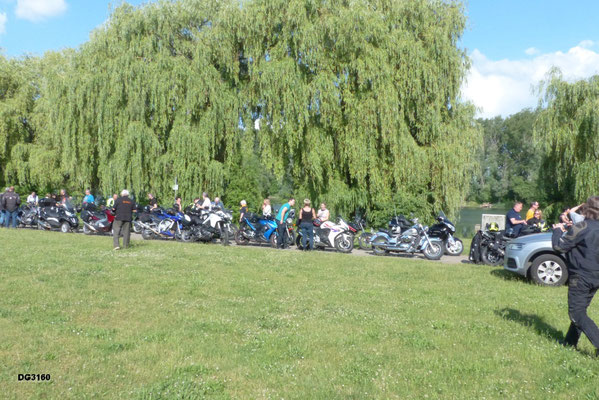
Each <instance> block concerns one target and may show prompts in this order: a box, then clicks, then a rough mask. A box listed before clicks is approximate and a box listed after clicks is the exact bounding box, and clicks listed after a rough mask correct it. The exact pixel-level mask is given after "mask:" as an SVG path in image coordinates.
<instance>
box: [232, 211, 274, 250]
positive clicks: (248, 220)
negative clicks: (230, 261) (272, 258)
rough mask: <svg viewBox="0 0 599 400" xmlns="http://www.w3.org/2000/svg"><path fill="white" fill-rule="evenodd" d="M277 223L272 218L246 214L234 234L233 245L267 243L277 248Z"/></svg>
mask: <svg viewBox="0 0 599 400" xmlns="http://www.w3.org/2000/svg"><path fill="white" fill-rule="evenodd" d="M276 232H277V222H276V221H275V220H274V219H273V218H272V217H262V218H260V217H259V216H258V215H256V214H253V213H247V214H246V215H245V216H244V218H243V220H242V221H241V222H240V224H239V230H237V232H235V243H237V244H238V245H240V246H243V245H246V244H248V243H250V242H252V241H253V242H257V243H269V244H270V245H271V246H272V247H277V235H276Z"/></svg>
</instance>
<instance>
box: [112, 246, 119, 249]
mask: <svg viewBox="0 0 599 400" xmlns="http://www.w3.org/2000/svg"><path fill="white" fill-rule="evenodd" d="M120 249H121V248H120V247H119V246H116V247H115V248H114V249H112V250H120Z"/></svg>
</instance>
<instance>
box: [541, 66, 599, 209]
mask: <svg viewBox="0 0 599 400" xmlns="http://www.w3.org/2000/svg"><path fill="white" fill-rule="evenodd" d="M541 89H542V91H543V97H542V106H544V110H543V111H542V112H541V114H540V116H539V118H538V119H537V123H536V126H535V135H536V137H537V139H539V142H540V143H542V144H543V145H544V150H545V155H544V159H543V166H542V168H541V174H542V176H541V179H542V182H543V183H544V185H545V191H546V192H547V194H548V196H549V198H550V199H551V200H552V201H553V202H555V204H556V205H562V204H568V205H570V206H572V205H573V204H578V203H580V202H582V201H584V200H586V199H587V198H588V197H589V196H591V195H597V194H598V188H599V168H598V166H599V76H593V77H591V78H589V79H586V80H580V81H577V82H573V83H570V82H567V81H566V80H564V79H563V76H562V74H561V73H560V71H559V70H557V69H555V70H553V71H552V72H550V74H549V76H548V79H547V80H546V81H545V82H544V83H543V84H542V86H541Z"/></svg>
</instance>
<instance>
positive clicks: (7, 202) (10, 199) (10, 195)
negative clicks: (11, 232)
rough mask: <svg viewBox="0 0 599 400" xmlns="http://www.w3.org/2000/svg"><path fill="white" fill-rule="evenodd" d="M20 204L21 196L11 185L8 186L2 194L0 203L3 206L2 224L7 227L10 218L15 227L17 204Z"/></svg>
mask: <svg viewBox="0 0 599 400" xmlns="http://www.w3.org/2000/svg"><path fill="white" fill-rule="evenodd" d="M20 204H21V197H19V195H18V194H17V193H15V188H14V187H13V186H11V187H9V188H8V192H6V193H4V196H2V205H3V206H4V212H5V216H4V226H5V227H6V228H8V227H9V226H10V221H11V219H12V227H13V228H16V227H17V214H18V212H19V205H20Z"/></svg>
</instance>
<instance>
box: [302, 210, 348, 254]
mask: <svg viewBox="0 0 599 400" xmlns="http://www.w3.org/2000/svg"><path fill="white" fill-rule="evenodd" d="M312 229H313V230H314V247H315V248H327V247H332V248H334V249H335V250H337V251H338V252H341V253H351V251H352V250H353V248H354V234H353V232H352V229H353V228H351V227H350V226H349V225H348V224H347V222H345V221H344V220H343V218H341V217H338V218H337V223H334V222H332V221H325V222H322V223H321V222H320V220H319V219H315V220H314V222H313V227H312ZM353 231H355V229H353ZM302 238H303V234H302V231H301V230H300V231H299V234H298V235H297V238H296V240H295V244H296V245H297V247H298V249H302V250H303V246H302Z"/></svg>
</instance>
